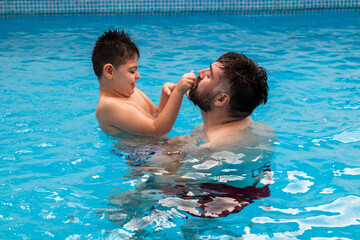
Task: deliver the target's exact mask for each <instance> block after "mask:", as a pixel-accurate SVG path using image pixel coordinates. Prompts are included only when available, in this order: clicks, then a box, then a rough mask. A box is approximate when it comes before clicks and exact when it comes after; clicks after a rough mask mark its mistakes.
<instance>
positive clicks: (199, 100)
mask: <svg viewBox="0 0 360 240" xmlns="http://www.w3.org/2000/svg"><path fill="white" fill-rule="evenodd" d="M200 81H201V78H200V76H198V77H197V78H196V82H195V85H194V87H193V88H191V89H190V91H189V99H190V101H192V102H193V103H194V104H195V105H198V106H199V108H200V109H201V110H203V111H204V112H208V111H211V109H212V101H213V99H214V97H215V94H214V93H211V92H207V93H204V92H199V90H198V86H199V82H200Z"/></svg>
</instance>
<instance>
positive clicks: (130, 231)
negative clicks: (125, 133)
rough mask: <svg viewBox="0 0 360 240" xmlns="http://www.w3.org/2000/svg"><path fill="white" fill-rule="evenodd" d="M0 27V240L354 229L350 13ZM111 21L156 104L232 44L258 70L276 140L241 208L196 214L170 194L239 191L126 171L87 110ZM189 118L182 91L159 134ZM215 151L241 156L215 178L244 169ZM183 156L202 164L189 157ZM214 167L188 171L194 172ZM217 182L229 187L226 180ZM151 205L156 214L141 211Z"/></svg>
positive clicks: (341, 234)
mask: <svg viewBox="0 0 360 240" xmlns="http://www.w3.org/2000/svg"><path fill="white" fill-rule="evenodd" d="M0 23H1V26H2V28H1V29H0V53H1V54H0V62H1V63H2V64H1V65H0V76H1V83H0V86H1V87H0V91H1V96H2V97H1V109H0V110H1V121H2V128H1V131H0V133H1V139H0V144H1V146H2V147H1V158H0V159H1V161H0V164H1V165H0V170H1V172H0V179H1V180H0V184H1V185H0V186H1V193H0V194H1V198H0V199H1V204H0V223H1V224H0V225H1V232H0V238H1V239H129V238H132V237H133V238H144V239H154V238H159V239H166V238H168V239H194V238H195V239H197V238H198V239H235V238H240V237H242V238H243V239H310V238H313V239H321V238H337V239H357V238H358V236H359V235H360V230H359V224H360V217H359V216H360V190H359V183H360V161H359V160H360V159H359V153H360V148H359V142H360V137H359V136H360V122H359V119H360V111H359V108H360V107H359V106H360V87H359V83H360V77H359V76H360V68H359V66H360V57H359V56H360V40H359V39H360V30H359V26H360V14H359V11H346V12H343V11H332V12H328V11H322V12H303V13H292V14H285V15H271V14H269V15H265V16H246V15H236V14H215V13H213V14H210V13H193V14H184V15H166V14H165V15H161V16H157V15H134V16H47V17H40V16H39V17H36V16H33V17H9V18H0ZM109 28H116V29H126V30H127V31H128V32H129V33H130V34H131V35H132V36H133V37H134V38H135V41H136V43H137V45H138V46H139V48H140V51H141V58H140V61H139V64H140V69H139V71H140V74H141V76H142V77H141V79H140V80H139V81H138V87H139V88H140V89H142V90H143V91H144V92H145V93H146V94H147V95H148V96H149V97H150V98H151V99H152V100H153V101H154V102H155V103H157V101H158V100H159V97H160V96H159V91H160V88H161V85H162V84H163V83H164V82H167V81H172V82H176V81H178V79H179V77H180V76H181V75H182V74H183V73H185V72H188V71H190V70H195V71H198V70H200V69H203V68H205V67H207V66H208V65H209V64H210V63H212V62H213V61H214V60H216V59H217V57H218V56H220V55H221V54H223V53H225V52H228V51H237V52H243V53H244V54H246V55H247V56H249V57H251V58H252V59H254V60H255V61H257V62H258V63H259V65H261V66H263V67H265V68H266V69H268V71H269V85H270V96H269V101H268V103H267V104H266V105H265V106H262V107H259V108H258V109H256V111H255V112H254V114H253V115H252V117H253V119H254V120H256V121H261V122H263V123H265V124H266V125H268V126H271V127H273V128H274V129H275V133H276V134H277V138H278V139H277V140H276V141H274V144H273V150H271V151H270V153H269V155H268V156H267V157H266V158H264V159H266V160H267V161H264V165H263V166H262V168H256V167H254V168H252V169H251V171H253V170H258V172H259V173H260V172H265V170H262V169H264V168H267V167H268V165H267V164H268V163H269V165H270V168H271V173H272V174H273V175H272V178H271V179H272V182H271V184H270V185H268V189H264V191H262V192H261V193H260V194H258V195H260V197H259V198H251V197H248V198H247V200H248V201H249V200H251V203H250V204H246V206H245V207H244V208H242V209H240V210H239V208H238V210H239V211H238V212H235V211H234V212H233V213H231V214H227V215H226V216H219V217H216V218H207V217H201V216H197V214H196V212H194V211H193V209H189V208H186V206H188V205H186V204H187V202H186V201H185V202H182V204H183V205H182V207H181V208H179V198H177V199H176V196H178V195H179V194H178V192H176V193H175V190H179V189H180V190H179V191H182V192H184V191H186V192H187V196H188V198H187V200H189V201H190V200H194V198H192V197H193V196H197V197H198V198H197V199H200V198H201V197H199V193H198V192H199V189H201V190H202V191H207V193H208V195H209V194H224V193H225V192H226V194H228V193H229V192H230V191H235V192H236V191H240V190H234V189H233V187H232V186H226V188H225V190H224V185H221V187H222V188H221V189H222V191H223V192H221V191H220V190H219V188H217V187H218V186H219V185H216V184H212V185H210V184H208V185H206V184H205V183H204V182H202V183H201V184H202V185H201V186H200V188H195V187H196V186H193V185H191V184H189V186H186V185H185V186H184V185H183V186H179V184H175V183H174V184H172V183H171V184H170V187H172V188H169V186H164V188H163V189H162V193H159V192H158V186H163V185H159V184H158V185H155V184H153V185H151V183H154V182H156V181H158V180H159V178H158V177H157V175H156V174H152V172H150V171H136V167H134V166H133V165H131V164H129V162H128V161H126V160H124V159H123V158H121V157H120V156H119V154H117V152H116V151H115V152H114V140H112V139H110V138H108V137H107V136H106V135H104V134H103V133H102V132H101V131H100V130H99V129H98V125H97V122H96V119H95V115H94V111H95V107H96V104H97V100H98V94H99V91H98V83H97V79H96V78H95V75H94V74H93V71H92V66H91V58H90V56H91V51H92V47H93V43H94V42H95V40H96V38H97V36H98V35H99V34H101V33H102V32H103V31H105V30H107V29H109ZM199 123H201V116H200V112H199V110H198V109H197V108H196V107H195V106H193V104H192V103H191V102H189V101H188V100H186V99H184V102H183V106H182V109H181V111H180V114H179V117H178V119H177V121H176V124H175V126H174V129H173V130H172V131H171V132H170V134H169V136H171V137H174V136H179V135H185V134H189V133H191V131H192V129H193V128H194V127H195V126H197V125H198V124H199ZM115 143H116V142H115ZM214 154H215V155H212V156H213V159H215V160H216V159H225V161H228V160H229V159H232V161H237V165H236V167H235V170H234V169H227V170H228V173H229V174H228V175H226V174H224V176H232V177H237V176H241V174H231V173H232V171H235V172H236V171H238V170H239V169H240V170H243V169H244V168H242V167H243V165H241V164H242V163H241V159H242V158H243V156H242V155H236V156H234V155H231V154H230V153H226V152H225V153H224V152H219V153H214ZM244 155H246V156H248V155H247V153H245V154H244ZM187 160H188V162H187V164H191V161H196V160H199V159H197V156H196V154H194V156H191V155H190V157H189V158H188V159H187ZM229 161H230V160H229ZM211 164H213V165H211ZM233 164H234V163H233ZM215 165H216V163H215V162H214V161H212V162H207V165H206V164H205V165H204V164H201V163H199V164H193V165H190V167H192V168H194V166H196V167H197V168H195V169H196V170H199V171H200V172H201V171H202V170H204V169H205V170H206V168H208V169H211V168H212V166H215ZM234 166H235V165H234ZM160 170H161V169H160ZM184 170H186V168H185V169H183V170H182V171H184ZM205 170H204V171H205ZM253 172H256V171H253ZM215 173H216V172H213V175H214V176H216V174H215ZM183 174H186V172H183ZM257 174H258V173H255V175H257ZM214 176H210V177H214ZM188 177H189V178H188V179H191V177H192V178H197V177H194V175H192V176H188ZM148 179H151V181H149V180H148ZM217 180H218V181H219V179H217ZM235 180H236V181H240V182H241V179H235ZM222 181H223V182H222V183H225V184H227V185H231V179H230V178H228V179H222ZM164 182H167V183H168V181H164ZM164 182H162V184H164ZM199 185H200V184H199ZM143 186H146V187H147V188H144V187H143ZM151 186H157V188H155V189H151ZM165 187H168V188H165ZM184 187H188V188H187V189H185V190H184ZM149 188H150V189H149ZM174 189H175V190H174ZM167 190H170V191H167ZM197 191H198V192H197ZM169 192H170V193H169ZM190 192H191V193H192V194H193V195H191V194H190ZM247 192H249V191H247ZM165 193H169V194H168V195H167V194H165ZM227 196H228V195H227ZM119 199H122V200H123V199H127V200H131V201H133V202H134V204H129V203H124V202H121V201H118V200H119ZM190 202H191V201H190ZM153 203H156V204H157V208H155V210H154V209H151V207H150V209H149V211H145V210H143V209H148V208H149V206H150V205H151V204H153ZM192 203H193V202H192ZM153 205H154V204H153ZM184 206H185V207H184Z"/></svg>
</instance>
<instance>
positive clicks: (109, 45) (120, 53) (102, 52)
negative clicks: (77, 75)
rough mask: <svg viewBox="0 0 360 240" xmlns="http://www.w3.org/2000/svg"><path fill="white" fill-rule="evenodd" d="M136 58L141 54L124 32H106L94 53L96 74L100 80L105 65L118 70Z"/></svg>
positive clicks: (98, 40)
mask: <svg viewBox="0 0 360 240" xmlns="http://www.w3.org/2000/svg"><path fill="white" fill-rule="evenodd" d="M135 57H138V58H139V57H140V53H139V49H138V47H137V46H136V45H135V43H134V41H133V40H132V38H131V37H130V36H129V35H128V34H127V33H125V32H124V30H122V31H117V30H113V31H112V30H109V31H107V32H104V33H103V34H102V35H101V36H100V37H99V38H98V39H97V41H96V43H95V46H94V50H93V53H92V63H93V68H94V72H95V74H96V76H97V77H98V79H100V78H101V76H102V74H103V67H104V65H105V64H108V63H110V64H112V65H113V66H114V67H115V68H118V67H119V66H120V65H122V64H125V63H126V61H127V60H130V59H134V58H135Z"/></svg>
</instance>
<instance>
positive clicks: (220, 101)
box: [214, 93, 230, 107]
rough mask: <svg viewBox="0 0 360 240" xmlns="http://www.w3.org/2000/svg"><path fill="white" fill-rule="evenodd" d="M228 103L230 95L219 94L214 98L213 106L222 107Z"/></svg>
mask: <svg viewBox="0 0 360 240" xmlns="http://www.w3.org/2000/svg"><path fill="white" fill-rule="evenodd" d="M229 102H230V95H229V94H227V93H219V94H218V95H216V98H215V103H214V104H215V106H217V107H224V106H226V105H227V104H228V103H229Z"/></svg>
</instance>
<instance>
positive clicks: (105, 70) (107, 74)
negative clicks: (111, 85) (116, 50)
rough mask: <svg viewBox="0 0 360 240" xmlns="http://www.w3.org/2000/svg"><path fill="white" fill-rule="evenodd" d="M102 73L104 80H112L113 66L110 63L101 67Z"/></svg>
mask: <svg viewBox="0 0 360 240" xmlns="http://www.w3.org/2000/svg"><path fill="white" fill-rule="evenodd" d="M103 73H104V76H105V77H106V79H108V80H112V79H113V73H114V66H113V65H112V64H110V63H107V64H105V65H104V67H103Z"/></svg>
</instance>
